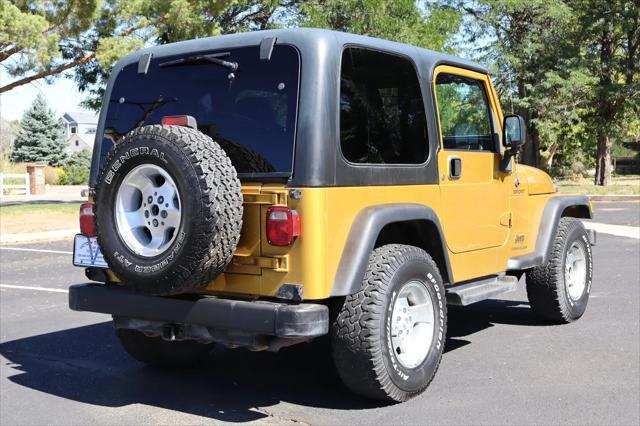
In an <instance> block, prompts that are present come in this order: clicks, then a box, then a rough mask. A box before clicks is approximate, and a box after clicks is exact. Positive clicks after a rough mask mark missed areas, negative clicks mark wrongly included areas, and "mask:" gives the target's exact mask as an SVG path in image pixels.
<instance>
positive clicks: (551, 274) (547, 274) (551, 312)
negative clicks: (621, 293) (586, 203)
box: [527, 217, 593, 323]
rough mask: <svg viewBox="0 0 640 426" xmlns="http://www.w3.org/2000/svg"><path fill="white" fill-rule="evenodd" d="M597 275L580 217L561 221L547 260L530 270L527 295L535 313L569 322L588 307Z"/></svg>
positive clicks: (549, 319)
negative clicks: (592, 284)
mask: <svg viewBox="0 0 640 426" xmlns="http://www.w3.org/2000/svg"><path fill="white" fill-rule="evenodd" d="M592 274H593V265H592V253H591V244H590V243H589V237H588V235H587V232H586V230H585V229H584V225H582V222H580V220H578V219H575V218H572V217H563V218H561V219H560V222H559V223H558V229H557V231H556V235H555V239H554V241H553V244H552V246H551V252H550V253H549V255H548V260H547V263H546V264H544V265H541V266H539V267H537V268H533V269H532V270H531V271H529V272H527V295H528V297H529V303H530V305H531V309H532V310H533V312H534V313H535V314H536V315H537V316H538V317H540V318H542V319H544V320H546V321H550V322H553V323H568V322H572V321H575V320H577V319H578V318H580V317H581V316H582V315H583V314H584V312H585V310H586V309H587V302H588V301H589V293H590V292H591V279H592Z"/></svg>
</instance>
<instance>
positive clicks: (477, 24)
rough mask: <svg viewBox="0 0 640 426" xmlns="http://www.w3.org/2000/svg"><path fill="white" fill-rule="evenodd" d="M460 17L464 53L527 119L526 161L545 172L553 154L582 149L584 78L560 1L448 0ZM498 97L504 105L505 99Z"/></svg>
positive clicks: (571, 18)
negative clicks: (463, 22) (463, 21)
mask: <svg viewBox="0 0 640 426" xmlns="http://www.w3.org/2000/svg"><path fill="white" fill-rule="evenodd" d="M446 4H447V5H448V6H449V7H452V8H454V9H455V10H458V11H461V12H462V13H464V14H465V15H466V17H467V20H466V26H465V35H466V37H465V41H466V42H468V45H469V46H470V47H469V49H468V53H469V54H470V56H475V59H477V60H479V61H481V62H484V63H485V64H487V66H488V67H489V68H490V69H491V71H492V75H494V76H495V77H496V80H495V83H496V86H497V89H498V92H499V93H500V97H501V98H502V99H503V103H504V106H505V107H506V108H507V109H510V110H512V111H513V112H515V113H518V114H521V115H522V116H524V117H525V119H526V121H527V127H528V131H529V143H528V144H527V145H525V148H524V152H523V161H524V162H525V163H526V164H531V165H534V166H541V167H543V168H545V169H552V166H553V161H554V158H555V157H556V155H557V154H561V155H562V157H563V158H564V159H566V161H573V159H575V157H577V156H579V154H578V153H580V152H581V150H582V149H583V145H584V144H583V142H584V139H583V133H584V131H585V129H584V126H582V125H580V124H581V114H582V113H583V112H584V111H585V109H586V108H587V106H588V104H589V99H588V96H587V92H588V84H589V83H590V81H591V80H590V78H589V75H588V74H587V73H585V72H584V70H583V68H582V65H581V64H580V54H579V46H577V45H576V43H575V41H574V40H572V36H573V33H574V32H575V30H576V26H577V20H576V17H575V14H574V12H573V10H572V9H571V8H570V7H569V6H568V5H567V4H565V2H564V1H562V0H476V1H466V0H453V1H446ZM505 100H506V102H505Z"/></svg>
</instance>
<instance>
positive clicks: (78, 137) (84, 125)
mask: <svg viewBox="0 0 640 426" xmlns="http://www.w3.org/2000/svg"><path fill="white" fill-rule="evenodd" d="M62 122H63V123H64V125H65V136H66V138H67V141H68V142H67V147H66V148H65V151H66V152H67V153H69V154H71V153H74V152H78V151H82V150H83V149H86V150H89V151H92V150H93V141H94V139H95V136H96V128H97V127H98V114H97V113H93V112H65V113H64V114H63V115H62Z"/></svg>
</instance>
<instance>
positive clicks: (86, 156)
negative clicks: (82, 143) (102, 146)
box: [59, 150, 91, 185]
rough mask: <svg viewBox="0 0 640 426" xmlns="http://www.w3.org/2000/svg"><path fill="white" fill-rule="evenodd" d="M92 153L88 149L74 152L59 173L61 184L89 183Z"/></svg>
mask: <svg viewBox="0 0 640 426" xmlns="http://www.w3.org/2000/svg"><path fill="white" fill-rule="evenodd" d="M90 168H91V153H90V152H89V151H86V150H82V151H78V152H74V153H73V154H71V155H70V156H68V157H67V159H66V160H65V161H64V164H63V165H62V171H61V173H60V174H59V183H60V185H86V184H88V183H89V170H90Z"/></svg>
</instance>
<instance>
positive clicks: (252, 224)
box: [206, 183, 291, 296]
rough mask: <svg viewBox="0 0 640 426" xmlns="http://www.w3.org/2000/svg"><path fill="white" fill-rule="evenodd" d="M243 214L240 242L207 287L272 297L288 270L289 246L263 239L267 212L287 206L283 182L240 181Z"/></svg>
mask: <svg viewBox="0 0 640 426" xmlns="http://www.w3.org/2000/svg"><path fill="white" fill-rule="evenodd" d="M242 195H243V198H244V203H243V206H244V213H243V216H242V231H241V234H240V241H239V243H238V247H237V249H236V252H235V255H234V257H233V260H232V262H231V263H230V264H229V266H228V267H227V269H226V271H225V273H224V274H222V275H221V276H219V277H218V278H216V279H215V280H214V282H212V283H211V284H210V285H209V286H208V287H207V288H206V290H208V291H215V292H224V293H235V294H237V293H243V294H251V295H263V296H273V295H274V294H275V292H276V291H277V289H278V287H279V286H280V284H281V283H282V280H283V279H284V276H285V275H286V274H287V273H288V272H289V263H290V262H289V251H290V250H291V248H290V247H274V246H271V245H269V244H268V243H267V239H266V235H265V233H266V230H265V224H266V211H267V209H268V208H269V207H270V206H273V205H282V206H289V202H290V201H291V200H290V197H289V193H288V189H287V188H286V187H285V186H284V185H282V184H260V183H243V184H242Z"/></svg>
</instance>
